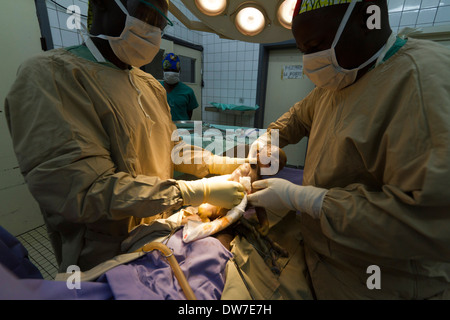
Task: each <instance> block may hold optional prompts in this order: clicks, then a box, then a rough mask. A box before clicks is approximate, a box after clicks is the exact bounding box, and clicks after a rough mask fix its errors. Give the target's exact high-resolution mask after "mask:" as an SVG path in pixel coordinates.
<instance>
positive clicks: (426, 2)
mask: <svg viewBox="0 0 450 320" xmlns="http://www.w3.org/2000/svg"><path fill="white" fill-rule="evenodd" d="M439 1H440V0H422V6H421V8H422V9H426V8H436V7H437V6H438V5H439Z"/></svg>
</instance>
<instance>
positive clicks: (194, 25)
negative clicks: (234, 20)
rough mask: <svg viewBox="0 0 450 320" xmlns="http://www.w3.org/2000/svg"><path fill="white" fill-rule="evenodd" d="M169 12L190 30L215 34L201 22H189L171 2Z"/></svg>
mask: <svg viewBox="0 0 450 320" xmlns="http://www.w3.org/2000/svg"><path fill="white" fill-rule="evenodd" d="M169 11H170V12H171V13H172V14H173V15H174V16H175V18H177V19H178V20H179V21H180V22H181V23H182V24H184V26H185V27H186V28H188V29H190V30H195V31H204V32H212V33H215V31H214V30H213V29H211V28H210V27H208V26H207V25H205V24H204V23H203V22H200V21H192V20H190V19H189V18H188V17H186V15H185V14H184V13H183V12H181V10H180V9H178V8H177V6H176V5H175V4H174V3H173V2H172V1H171V2H170V3H169Z"/></svg>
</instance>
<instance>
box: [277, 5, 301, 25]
mask: <svg viewBox="0 0 450 320" xmlns="http://www.w3.org/2000/svg"><path fill="white" fill-rule="evenodd" d="M296 2H297V0H284V2H283V3H281V5H280V7H279V8H278V13H277V16H278V21H279V22H280V24H281V25H282V26H283V27H285V28H286V29H291V27H292V16H293V15H294V9H295V4H296Z"/></svg>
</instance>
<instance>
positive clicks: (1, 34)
mask: <svg viewBox="0 0 450 320" xmlns="http://www.w3.org/2000/svg"><path fill="white" fill-rule="evenodd" d="M18 17H20V19H19V18H18ZM0 21H1V24H2V26H3V28H0V40H1V43H2V45H1V50H0V61H1V63H0V74H1V77H0V101H2V103H0V150H1V151H0V226H2V227H3V228H5V229H7V230H8V231H9V232H11V233H12V234H14V235H18V234H20V233H23V232H25V231H28V230H30V229H32V228H35V227H37V226H40V225H42V224H43V220H42V216H41V214H40V211H39V208H38V206H37V204H36V202H35V201H34V199H33V198H32V196H31V194H30V192H29V191H28V188H27V186H26V184H25V181H24V178H23V176H22V175H21V173H20V169H19V166H18V164H17V159H16V156H15V154H14V150H13V147H12V143H11V137H10V134H9V130H8V127H7V123H6V119H5V108H4V104H3V101H4V100H5V97H6V95H7V93H8V92H9V90H10V88H11V85H12V84H13V82H14V79H15V77H16V72H17V68H18V67H19V65H20V64H21V63H22V62H23V61H24V60H25V59H27V58H29V57H30V56H32V55H34V54H37V53H39V52H42V49H41V43H40V32H39V24H38V20H37V16H36V8H35V5H34V1H17V0H3V1H1V3H0Z"/></svg>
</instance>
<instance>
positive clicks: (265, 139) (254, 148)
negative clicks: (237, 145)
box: [248, 132, 272, 159]
mask: <svg viewBox="0 0 450 320" xmlns="http://www.w3.org/2000/svg"><path fill="white" fill-rule="evenodd" d="M271 142H272V141H271V136H270V135H269V133H268V132H266V133H264V134H263V135H261V136H260V137H259V138H258V139H256V140H255V141H254V142H253V143H252V144H251V145H250V150H249V152H248V158H250V159H257V155H258V153H259V151H260V150H262V149H263V148H265V147H266V146H267V145H270V144H271Z"/></svg>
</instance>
